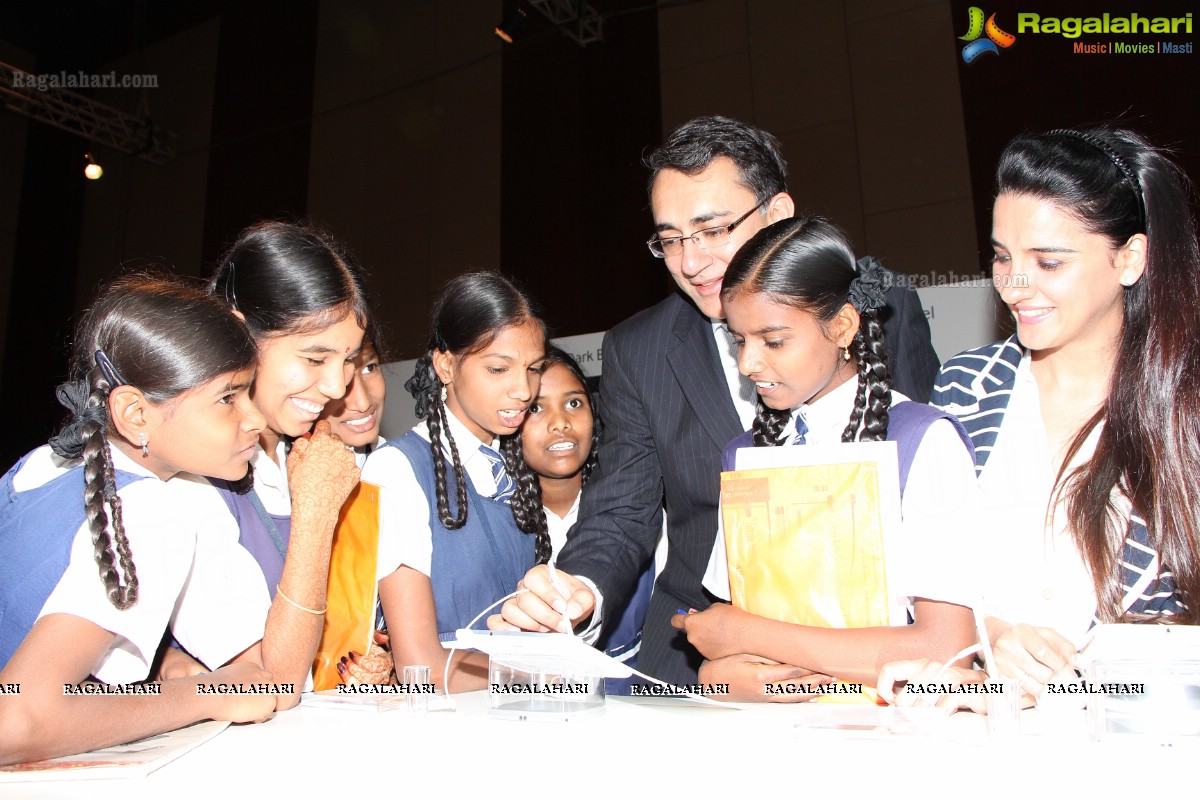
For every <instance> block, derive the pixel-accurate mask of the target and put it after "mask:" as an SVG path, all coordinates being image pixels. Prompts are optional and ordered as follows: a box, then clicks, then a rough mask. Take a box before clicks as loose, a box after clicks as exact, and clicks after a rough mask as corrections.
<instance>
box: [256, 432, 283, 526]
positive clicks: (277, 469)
mask: <svg viewBox="0 0 1200 800" xmlns="http://www.w3.org/2000/svg"><path fill="white" fill-rule="evenodd" d="M287 456H288V449H287V442H285V441H283V440H282V439H280V440H279V443H278V444H276V445H275V457H276V458H277V459H279V463H278V464H277V463H275V462H274V461H272V460H271V459H270V457H268V456H267V451H266V450H264V449H263V446H262V445H261V444H259V445H257V446H256V447H255V448H254V458H253V459H251V461H250V463H251V464H252V465H253V467H254V492H255V494H257V495H258V499H259V500H261V501H262V504H263V508H265V509H266V510H267V513H268V514H277V515H279V516H281V517H290V516H291V515H292V492H291V490H290V489H289V488H288V477H287Z"/></svg>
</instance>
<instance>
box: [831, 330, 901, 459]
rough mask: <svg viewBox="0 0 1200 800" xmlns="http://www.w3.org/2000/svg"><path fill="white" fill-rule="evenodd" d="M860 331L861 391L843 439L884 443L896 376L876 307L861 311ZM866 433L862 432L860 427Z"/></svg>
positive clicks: (857, 354) (857, 345) (855, 350)
mask: <svg viewBox="0 0 1200 800" xmlns="http://www.w3.org/2000/svg"><path fill="white" fill-rule="evenodd" d="M859 317H860V322H859V327H858V333H856V334H855V335H854V342H853V343H852V345H851V346H852V348H853V355H854V357H855V358H856V359H857V360H858V392H857V394H856V396H855V398H854V411H853V412H851V414H850V422H849V424H848V425H846V429H845V430H844V431H843V432H842V441H843V442H853V441H856V440H857V441H861V442H881V441H883V440H884V439H886V438H887V428H888V416H889V409H890V408H891V405H892V395H891V391H892V375H891V371H890V370H889V369H888V361H887V351H886V350H885V349H884V346H883V326H882V325H881V324H880V323H879V312H877V311H875V310H874V309H870V310H865V311H862V312H860V314H859ZM860 426H861V427H862V434H861V435H858V431H859V427H860Z"/></svg>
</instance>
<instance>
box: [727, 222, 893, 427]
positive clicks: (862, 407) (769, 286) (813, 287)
mask: <svg viewBox="0 0 1200 800" xmlns="http://www.w3.org/2000/svg"><path fill="white" fill-rule="evenodd" d="M859 278H860V276H859V272H858V270H857V269H856V268H855V262H854V251H853V250H852V249H851V248H850V244H849V242H848V241H847V240H846V236H845V234H843V233H842V232H841V231H840V230H839V229H838V228H837V227H836V226H835V225H833V224H831V223H830V222H828V221H826V220H824V219H821V218H820V217H791V218H789V219H783V220H780V221H778V222H776V223H774V224H772V225H768V226H767V227H765V228H763V229H762V230H760V231H759V232H758V233H756V234H754V236H753V237H752V238H751V239H750V241H748V242H746V244H744V245H743V246H742V248H741V249H740V250H738V252H737V254H736V255H735V256H734V257H733V259H732V260H731V261H730V262H729V269H727V270H726V271H725V279H724V283H723V288H722V290H721V299H722V300H723V301H724V302H729V301H730V300H731V299H733V298H735V297H737V296H738V295H740V294H765V295H767V296H768V297H769V298H770V299H771V300H773V301H775V302H777V303H781V304H783V305H787V306H791V307H793V308H797V309H799V310H801V311H803V312H805V313H807V314H812V315H813V316H814V317H816V319H817V320H818V321H819V322H820V323H821V325H822V326H824V325H827V324H828V323H829V322H830V321H831V320H833V318H834V317H835V316H836V315H837V313H838V312H839V311H841V309H842V307H843V306H844V305H846V303H848V302H851V300H852V296H851V295H852V293H851V288H852V287H853V286H854V285H855V282H856V281H858V280H859ZM879 292H880V293H881V292H882V288H880V289H879ZM856 294H857V293H856ZM880 297H882V295H881V294H880ZM858 305H859V304H855V307H856V309H857V310H858V314H859V326H858V332H857V333H855V335H854V341H853V343H852V344H851V345H850V354H851V355H852V356H853V357H854V358H856V359H857V361H858V393H857V395H856V397H855V401H854V411H853V412H852V414H851V416H850V421H849V423H848V424H847V425H846V429H845V431H843V432H842V441H843V442H853V441H856V440H857V441H863V442H874V441H881V440H883V439H885V438H887V426H888V411H889V409H890V408H891V404H892V400H891V389H892V377H891V373H890V372H889V370H888V363H887V353H886V351H885V350H884V346H883V325H882V324H881V323H880V322H879V315H878V312H877V311H876V310H875V309H874V308H870V307H867V306H866V305H864V306H863V307H862V308H858ZM790 416H791V412H790V411H789V410H788V409H773V408H769V407H767V406H766V405H765V404H764V403H763V402H762V400H761V399H760V400H759V401H758V405H757V411H756V413H755V416H754V427H753V430H754V446H755V447H769V446H773V445H778V444H782V443H783V442H784V441H785V440H786V438H787V434H786V431H785V430H784V429H785V427H786V426H787V422H788V419H789V418H790ZM860 428H861V431H860Z"/></svg>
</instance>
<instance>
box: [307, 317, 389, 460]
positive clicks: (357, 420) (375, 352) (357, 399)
mask: <svg viewBox="0 0 1200 800" xmlns="http://www.w3.org/2000/svg"><path fill="white" fill-rule="evenodd" d="M377 341H378V337H377V336H375V335H373V334H372V333H371V332H368V334H367V337H366V338H365V339H363V345H362V350H360V351H359V354H358V358H357V359H355V362H354V374H353V376H352V377H351V378H350V383H349V385H347V386H346V394H345V395H344V396H342V397H340V398H338V399H337V400H330V401H329V403H327V404H326V405H325V410H324V411H323V412H322V413H321V419H325V420H329V428H330V431H331V432H332V433H333V435H334V436H336V437H338V438H339V439H341V440H342V442H344V443H345V444H346V445H348V446H349V447H351V448H353V450H354V463H355V464H356V465H357V466H358V467H359V469H362V467H363V465H364V464H366V463H367V456H369V455H370V454H371V453H372V452H373V451H374V450H375V448H377V447H379V446H380V445H382V444H383V443H384V442H385V441H386V439H384V438H383V436H382V434H380V432H379V426H380V424H381V423H382V420H383V407H384V402H385V401H386V399H387V382H386V381H385V380H384V378H383V364H382V358H381V356H380V352H379V346H378V345H377V344H376V342H377Z"/></svg>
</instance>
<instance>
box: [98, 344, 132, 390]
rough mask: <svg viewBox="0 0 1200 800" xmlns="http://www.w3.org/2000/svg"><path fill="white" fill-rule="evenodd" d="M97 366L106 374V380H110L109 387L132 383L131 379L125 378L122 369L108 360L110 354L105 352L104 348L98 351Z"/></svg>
mask: <svg viewBox="0 0 1200 800" xmlns="http://www.w3.org/2000/svg"><path fill="white" fill-rule="evenodd" d="M96 366H97V367H98V368H99V369H100V374H101V375H103V376H104V380H106V381H108V385H109V388H112V387H114V386H129V385H130V384H129V381H127V380H125V377H124V376H123V375H121V373H120V371H119V370H118V369H117V368H116V367H115V366H113V363H112V362H111V361H109V360H108V356H107V355H105V354H104V351H103V350H97V351H96Z"/></svg>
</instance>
